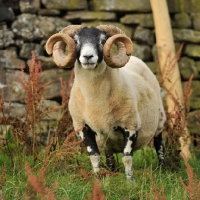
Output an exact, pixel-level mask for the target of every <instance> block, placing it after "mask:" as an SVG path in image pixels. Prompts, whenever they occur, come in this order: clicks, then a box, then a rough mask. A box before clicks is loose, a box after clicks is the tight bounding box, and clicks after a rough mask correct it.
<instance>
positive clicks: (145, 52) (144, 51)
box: [132, 43, 151, 61]
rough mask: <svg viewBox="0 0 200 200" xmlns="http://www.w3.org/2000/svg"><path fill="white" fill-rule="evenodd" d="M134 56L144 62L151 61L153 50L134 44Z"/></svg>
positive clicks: (146, 46)
mask: <svg viewBox="0 0 200 200" xmlns="http://www.w3.org/2000/svg"><path fill="white" fill-rule="evenodd" d="M132 55H133V56H136V57H138V58H140V59H141V60H143V61H150V60H151V49H150V47H149V46H148V45H139V44H136V43H133V53H132Z"/></svg>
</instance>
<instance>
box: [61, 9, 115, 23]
mask: <svg viewBox="0 0 200 200" xmlns="http://www.w3.org/2000/svg"><path fill="white" fill-rule="evenodd" d="M64 18H65V19H66V20H69V21H77V20H78V21H79V22H83V21H92V20H103V21H106V20H107V21H109V20H110V21H114V20H116V14H115V13H114V12H91V11H74V12H68V13H67V15H66V16H65V17H64Z"/></svg>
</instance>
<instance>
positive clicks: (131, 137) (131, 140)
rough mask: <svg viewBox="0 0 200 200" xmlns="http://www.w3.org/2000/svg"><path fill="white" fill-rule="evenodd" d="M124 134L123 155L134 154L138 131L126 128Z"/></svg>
mask: <svg viewBox="0 0 200 200" xmlns="http://www.w3.org/2000/svg"><path fill="white" fill-rule="evenodd" d="M123 136H124V151H123V155H124V156H125V155H126V156H129V155H130V156H132V155H133V150H134V147H135V144H136V141H137V137H138V131H136V132H131V131H130V130H127V129H124V131H123Z"/></svg>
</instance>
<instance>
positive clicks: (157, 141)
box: [154, 132, 165, 167]
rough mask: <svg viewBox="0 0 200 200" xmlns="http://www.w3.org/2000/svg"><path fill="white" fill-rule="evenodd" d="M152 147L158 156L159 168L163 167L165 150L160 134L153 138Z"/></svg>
mask: <svg viewBox="0 0 200 200" xmlns="http://www.w3.org/2000/svg"><path fill="white" fill-rule="evenodd" d="M154 147H155V149H156V153H157V156H158V162H159V166H161V167H164V154H165V149H164V144H163V141H162V132H160V133H159V134H158V135H157V136H155V137H154Z"/></svg>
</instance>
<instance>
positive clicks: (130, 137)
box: [122, 128, 138, 180]
mask: <svg viewBox="0 0 200 200" xmlns="http://www.w3.org/2000/svg"><path fill="white" fill-rule="evenodd" d="M123 136H124V150H123V158H122V161H123V163H124V167H125V173H126V178H127V179H128V180H134V177H133V170H132V159H133V157H132V156H133V150H134V147H135V144H136V141H137V137H138V131H133V130H128V129H126V128H125V129H124V131H123Z"/></svg>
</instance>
